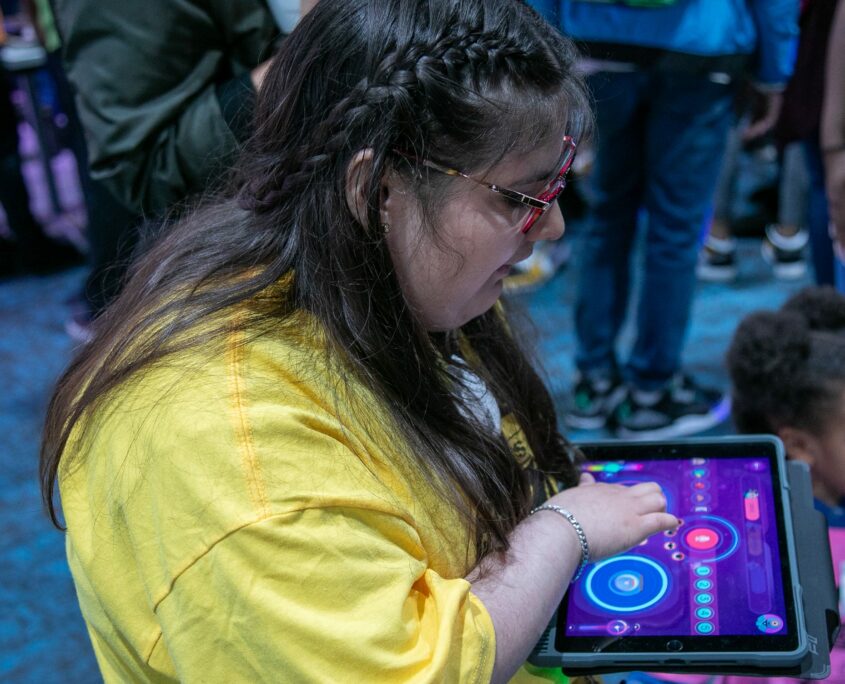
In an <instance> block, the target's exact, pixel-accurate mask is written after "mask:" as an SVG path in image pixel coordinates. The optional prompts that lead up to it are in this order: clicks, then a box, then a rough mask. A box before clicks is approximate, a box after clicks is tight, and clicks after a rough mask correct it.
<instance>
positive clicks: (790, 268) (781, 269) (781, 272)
mask: <svg viewBox="0 0 845 684" xmlns="http://www.w3.org/2000/svg"><path fill="white" fill-rule="evenodd" d="M772 272H773V273H774V274H775V278H779V279H780V280H798V278H803V277H804V276H805V275H806V273H807V264H805V263H804V262H803V261H800V262H796V263H794V264H774V265H773V266H772Z"/></svg>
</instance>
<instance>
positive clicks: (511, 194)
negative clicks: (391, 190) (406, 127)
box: [394, 150, 551, 211]
mask: <svg viewBox="0 0 845 684" xmlns="http://www.w3.org/2000/svg"><path fill="white" fill-rule="evenodd" d="M394 152H395V153H396V154H398V155H399V156H400V157H403V158H405V159H408V160H410V161H414V162H416V163H417V164H420V165H422V166H425V167H426V168H429V169H432V170H433V171H437V172H438V173H442V174H445V175H447V176H460V177H461V178H466V179H467V180H469V181H472V182H473V183H477V184H478V185H483V186H484V187H485V188H487V189H488V190H492V191H493V192H497V193H499V194H500V195H503V196H504V197H507V198H508V199H511V200H514V201H515V202H519V203H521V204H524V205H526V206H529V207H532V208H533V209H541V210H542V211H545V210H546V209H548V207H549V204H551V203H550V202H547V201H545V200H541V199H539V198H537V197H532V196H531V195H526V194H525V193H522V192H519V191H518V190H511V189H510V188H503V187H502V186H501V185H496V184H495V183H487V182H486V181H482V180H478V179H477V178H473V177H472V176H470V175H468V174H466V173H464V172H463V171H458V170H457V169H453V168H450V167H448V166H444V165H443V164H438V163H437V162H433V161H431V160H430V159H420V158H419V157H415V156H414V155H412V154H407V153H405V152H401V151H400V150H394Z"/></svg>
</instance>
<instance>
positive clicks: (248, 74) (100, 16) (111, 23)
mask: <svg viewBox="0 0 845 684" xmlns="http://www.w3.org/2000/svg"><path fill="white" fill-rule="evenodd" d="M54 7H55V11H56V19H57V22H58V26H59V29H60V33H61V35H62V38H63V40H64V44H63V56H64V60H65V66H66V68H67V74H68V77H69V79H70V81H71V83H72V85H73V87H74V90H75V93H76V104H77V106H78V107H77V108H78V111H79V118H80V121H81V124H82V127H83V128H84V130H85V135H86V138H87V143H88V147H87V152H88V158H89V161H90V174H91V177H92V179H93V180H94V184H95V186H96V185H99V186H100V188H101V192H100V201H99V202H97V203H94V209H93V212H94V213H95V217H96V212H97V211H99V210H101V209H102V208H104V207H105V208H107V212H108V213H109V214H110V215H114V214H121V216H120V218H119V219H117V220H113V221H94V222H93V224H94V225H95V226H103V230H97V231H92V234H91V236H90V238H89V239H90V241H91V245H92V253H93V255H94V260H93V261H94V264H93V265H94V267H93V269H92V272H91V276H90V277H89V279H88V283H87V287H86V295H85V298H84V306H82V307H81V308H79V309H78V310H77V311H76V312H75V314H74V317H73V318H72V319H71V321H70V322H69V324H68V325H67V329H68V331H69V332H71V333H72V335H73V336H74V337H76V338H77V339H80V340H85V339H86V338H87V337H89V335H90V325H91V323H92V321H93V319H95V318H96V317H97V315H99V313H100V312H101V311H102V310H103V309H104V308H105V307H106V306H107V305H108V303H109V302H110V301H111V300H112V299H113V298H114V297H115V296H116V295H117V293H118V292H119V290H120V287H121V284H122V282H123V279H124V276H125V273H126V268H127V265H128V262H129V260H130V258H131V255H132V253H133V250H134V249H135V247H136V243H137V242H138V240H139V236H140V235H141V234H142V233H144V232H146V231H152V230H154V229H155V228H156V227H158V226H159V225H161V224H162V222H163V220H164V217H165V215H166V213H167V212H168V211H170V210H174V211H177V212H178V205H179V204H180V203H183V202H185V201H187V200H188V199H189V198H191V197H192V196H194V195H196V194H198V193H204V192H213V190H214V188H215V187H216V186H217V185H218V184H219V183H220V182H221V181H222V180H223V178H224V177H225V175H226V170H227V169H228V167H229V166H230V164H231V163H232V161H233V160H234V158H235V156H236V154H237V152H238V150H239V147H240V144H241V143H242V142H243V141H244V140H245V139H246V137H247V136H248V135H249V133H250V130H251V120H252V108H253V103H254V100H255V90H256V88H257V87H258V86H259V85H260V83H261V79H262V78H263V74H264V70H265V68H266V66H267V60H268V59H269V58H270V56H271V55H272V53H273V47H274V42H275V41H276V40H277V39H278V37H279V35H280V30H279V27H278V26H277V23H276V18H278V20H279V21H284V22H286V24H285V25H286V26H288V27H289V28H288V30H289V29H290V28H291V27H292V25H293V24H295V22H296V18H297V17H298V15H299V2H298V1H296V2H294V3H290V2H288V3H285V2H275V3H273V9H274V12H271V7H270V6H268V4H267V3H265V2H262V1H261V0H245V1H244V2H238V3H230V2H223V1H219V2H211V3H207V4H205V5H203V6H202V7H198V6H197V5H196V4H195V3H191V2H188V1H187V0H176V1H171V0H167V1H164V0H162V1H159V2H150V1H149V0H144V2H140V1H139V0H122V1H121V2H105V3H104V2H102V1H101V0H57V2H55V5H54ZM115 200H116V201H115ZM114 204H117V207H113V206H112V205H114Z"/></svg>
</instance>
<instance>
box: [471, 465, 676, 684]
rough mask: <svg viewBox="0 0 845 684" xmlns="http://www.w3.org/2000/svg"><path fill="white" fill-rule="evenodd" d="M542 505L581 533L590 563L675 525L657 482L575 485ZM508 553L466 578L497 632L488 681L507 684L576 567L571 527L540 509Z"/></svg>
mask: <svg viewBox="0 0 845 684" xmlns="http://www.w3.org/2000/svg"><path fill="white" fill-rule="evenodd" d="M548 503H550V504H554V505H557V506H560V507H562V508H564V509H566V510H567V511H569V512H571V513H572V514H573V515H574V516H575V518H576V519H577V520H578V522H579V523H580V524H581V526H582V527H583V530H584V533H585V534H586V537H587V540H588V544H589V548H590V558H591V560H593V561H596V560H601V559H602V558H605V557H608V556H611V555H614V554H616V553H619V552H621V551H624V550H625V549H628V548H630V547H632V546H635V545H636V544H638V543H640V542H641V541H642V540H643V539H645V538H646V537H648V536H650V535H652V534H654V533H656V532H660V531H662V530H668V529H672V528H675V527H677V525H678V520H677V519H676V518H675V516H673V515H670V514H668V513H666V512H665V510H666V499H665V497H664V496H663V493H662V492H661V491H660V488H659V486H658V485H657V484H655V483H645V484H641V485H637V486H635V487H623V486H620V485H607V484H596V483H594V482H593V478H592V477H591V476H589V475H584V476H582V478H581V485H580V486H578V487H576V488H574V489H570V490H567V491H564V492H562V493H560V494H557V495H556V496H554V497H552V498H551V499H550V500H549V501H548ZM510 545H511V547H510V550H509V551H508V552H507V554H499V555H494V556H491V557H488V558H486V559H484V560H483V561H482V563H481V564H480V565H479V567H478V568H476V569H475V570H474V571H473V573H471V574H470V579H471V580H472V579H473V578H474V577H476V578H477V579H475V581H473V584H472V592H473V594H475V595H476V596H477V597H478V598H480V599H481V601H482V603H483V604H484V606H485V607H486V608H487V610H488V611H489V613H490V616H491V619H492V620H493V625H494V626H495V630H496V661H495V666H494V668H493V679H492V681H493V682H507V681H508V680H509V679H510V678H511V676H513V674H514V673H515V672H516V670H517V669H518V668H519V667H520V666H521V665H522V663H523V662H524V661H525V659H526V658H527V657H528V654H529V653H530V652H531V649H532V648H533V647H534V645H535V644H536V643H537V640H538V639H539V638H540V635H541V634H542V632H543V630H544V629H545V627H546V625H548V623H549V620H550V619H551V617H552V614H553V613H554V611H555V609H556V607H557V605H558V604H559V603H560V601H561V599H562V597H563V594H564V592H565V591H566V588H567V587H568V586H569V582H570V580H571V579H572V577H573V574H574V573H575V571H576V570H577V568H578V566H579V564H580V562H581V544H580V541H579V538H578V535H577V534H576V532H575V530H574V527H573V526H572V525H571V523H570V522H568V521H567V519H566V518H565V517H564V516H562V515H560V514H559V513H558V512H556V511H551V510H541V511H538V512H537V513H535V514H533V515H530V516H529V517H528V518H526V519H525V520H524V521H523V522H522V523H520V524H519V525H518V526H517V528H516V529H515V530H514V532H513V533H512V534H511V537H510Z"/></svg>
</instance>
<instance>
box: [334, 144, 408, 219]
mask: <svg viewBox="0 0 845 684" xmlns="http://www.w3.org/2000/svg"><path fill="white" fill-rule="evenodd" d="M372 167H373V150H372V149H370V148H367V149H364V150H359V151H358V152H356V153H355V156H354V157H352V160H351V161H350V162H349V165H348V166H347V167H346V203H347V206H348V207H349V211H351V212H352V215H353V216H354V217H355V220H357V221H358V223H360V224H361V226H362V227H363V226H366V225H367V199H368V197H369V191H370V187H369V183H370V181H371V179H372ZM409 198H410V194H409V193H408V192H407V188H406V187H405V185H404V184H403V182H402V179H401V177H400V176H399V174H398V173H397V172H396V171H394V170H392V169H387V170H386V171H385V173H384V175H383V176H382V178H381V179H380V180H379V222H380V223H381V224H382V226H384V227H385V228H384V229H385V232H386V231H387V230H389V229H390V226H392V225H394V223H396V224H402V223H404V221H405V219H406V218H407V211H408V209H409V205H408V199H409Z"/></svg>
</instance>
